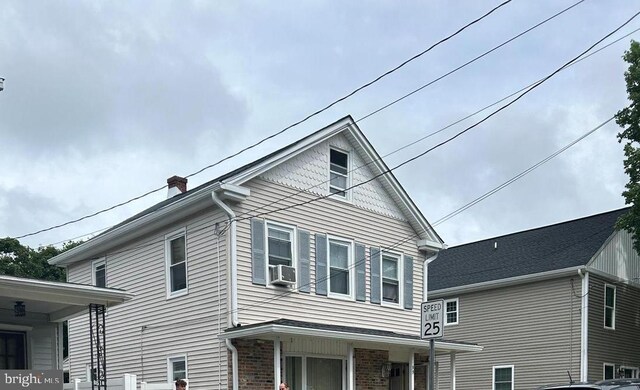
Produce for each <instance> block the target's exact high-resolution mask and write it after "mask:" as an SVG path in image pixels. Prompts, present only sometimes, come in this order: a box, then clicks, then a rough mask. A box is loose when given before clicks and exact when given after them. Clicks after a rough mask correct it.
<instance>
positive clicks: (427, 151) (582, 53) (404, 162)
mask: <svg viewBox="0 0 640 390" xmlns="http://www.w3.org/2000/svg"><path fill="white" fill-rule="evenodd" d="M639 14H640V12H636V13H635V14H634V15H633V16H632V17H631V18H630V19H628V20H627V21H626V22H624V23H623V24H622V25H620V26H619V27H617V28H616V29H614V30H613V31H611V32H610V33H608V34H607V35H605V36H604V37H603V38H601V39H599V40H598V41H596V42H595V43H594V44H592V45H591V46H589V48H587V49H586V50H584V51H582V52H581V53H580V54H579V55H577V56H576V57H574V58H573V59H571V60H569V61H568V62H567V63H565V64H564V65H562V66H561V67H560V68H558V69H556V70H555V71H553V72H552V73H550V74H549V75H548V76H546V77H544V78H543V79H541V80H540V81H538V82H536V83H535V84H534V85H533V86H531V87H529V88H527V89H526V90H525V91H524V92H522V93H521V94H520V95H518V96H517V97H516V98H515V99H513V100H511V101H510V102H509V103H507V104H504V105H502V106H501V107H500V108H498V109H497V110H494V111H493V112H492V113H490V114H489V115H487V116H485V117H484V118H483V119H481V120H480V121H478V122H476V123H474V124H473V125H471V126H468V127H467V128H465V129H464V130H462V131H460V132H458V133H456V134H455V135H453V136H452V137H449V138H447V139H446V140H444V141H442V142H440V143H438V144H436V145H435V146H432V147H431V148H429V149H427V150H425V151H424V152H422V153H419V154H417V155H415V156H413V157H411V158H409V159H408V160H405V161H403V162H401V163H400V164H398V165H396V166H395V167H393V168H390V169H386V170H383V171H382V172H380V173H378V174H376V175H373V177H371V178H370V179H367V180H364V181H362V182H360V183H357V184H354V185H352V186H350V187H348V188H345V189H344V191H348V190H350V189H353V188H356V187H360V186H362V185H364V184H366V183H369V182H371V181H373V180H375V179H377V178H378V177H381V176H383V175H386V174H387V173H391V172H393V171H395V170H396V169H398V168H400V167H403V166H405V165H407V164H409V163H411V162H413V161H415V160H417V159H419V158H420V157H423V156H425V155H426V154H428V153H430V152H431V151H433V150H435V149H437V148H440V147H441V146H443V145H446V144H447V143H449V142H451V141H453V140H455V139H456V138H458V137H460V136H461V135H463V134H465V133H467V132H468V131H469V130H472V129H474V128H476V127H478V126H479V125H480V124H482V123H484V122H486V121H487V120H489V119H490V118H491V117H493V116H495V115H497V114H498V113H500V112H501V111H503V110H504V109H506V108H507V107H509V106H511V105H513V104H514V103H516V102H517V101H518V100H520V99H522V98H523V97H524V96H525V95H527V94H529V93H530V92H531V91H533V90H534V89H536V88H537V87H539V86H540V85H542V84H543V83H545V82H546V81H547V80H549V79H550V78H552V77H553V76H555V75H556V74H557V73H558V72H560V71H562V70H563V69H564V68H566V67H568V66H569V65H571V64H572V63H574V62H576V61H577V60H578V59H579V58H580V57H582V56H584V55H585V54H586V53H588V52H589V51H590V50H591V49H593V48H594V47H595V46H597V45H598V44H599V43H600V42H602V41H604V40H605V39H607V38H608V37H610V36H611V35H613V34H615V33H616V32H617V31H618V30H620V29H621V28H622V27H624V26H626V25H627V24H629V23H630V22H631V21H632V20H633V19H635V18H636V17H637V16H638V15H639ZM334 195H335V194H332V193H329V194H326V195H322V196H318V197H315V198H313V199H310V200H306V201H303V202H299V203H294V204H292V205H288V206H286V207H281V208H276V209H274V210H272V211H270V212H268V213H259V214H256V215H254V216H253V217H259V216H262V215H265V214H270V213H273V212H277V211H283V210H286V209H290V208H294V207H298V206H302V205H306V204H310V203H314V202H317V201H319V200H322V199H326V198H329V197H331V196H334ZM247 218H251V217H242V218H236V221H239V220H242V219H247Z"/></svg>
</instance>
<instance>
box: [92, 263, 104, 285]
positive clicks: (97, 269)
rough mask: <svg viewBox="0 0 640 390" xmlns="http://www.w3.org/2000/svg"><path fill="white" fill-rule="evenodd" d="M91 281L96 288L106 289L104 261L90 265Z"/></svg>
mask: <svg viewBox="0 0 640 390" xmlns="http://www.w3.org/2000/svg"><path fill="white" fill-rule="evenodd" d="M91 279H92V280H91V281H92V284H93V285H94V286H96V287H107V268H106V264H105V261H104V259H100V260H94V261H93V262H92V263H91Z"/></svg>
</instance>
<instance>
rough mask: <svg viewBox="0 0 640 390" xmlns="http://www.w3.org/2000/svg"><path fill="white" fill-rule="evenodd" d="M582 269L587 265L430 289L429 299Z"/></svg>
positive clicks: (540, 278)
mask: <svg viewBox="0 0 640 390" xmlns="http://www.w3.org/2000/svg"><path fill="white" fill-rule="evenodd" d="M580 269H585V267H584V266H578V267H569V268H563V269H557V270H553V271H547V272H539V273H536V274H529V275H522V276H514V277H512V278H505V279H500V280H490V281H488V282H482V283H474V284H467V285H464V286H456V287H450V288H443V289H440V290H433V291H429V299H431V298H445V297H449V296H453V295H459V294H467V293H471V292H476V291H481V290H489V289H494V288H501V287H508V286H513V285H517V284H523V283H532V282H539V281H542V280H549V279H556V278H561V277H564V276H570V275H573V274H577V273H578V270H580Z"/></svg>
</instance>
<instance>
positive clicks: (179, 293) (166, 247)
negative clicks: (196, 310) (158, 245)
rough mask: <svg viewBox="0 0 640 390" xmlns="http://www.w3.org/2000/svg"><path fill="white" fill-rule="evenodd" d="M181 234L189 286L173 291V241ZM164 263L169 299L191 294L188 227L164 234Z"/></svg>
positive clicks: (185, 271) (186, 278) (186, 277)
mask: <svg viewBox="0 0 640 390" xmlns="http://www.w3.org/2000/svg"><path fill="white" fill-rule="evenodd" d="M181 236H184V273H185V280H186V282H187V287H185V288H184V289H182V290H178V291H171V258H170V255H171V241H172V240H174V239H176V238H179V237H181ZM164 263H165V285H166V290H167V299H172V298H177V297H181V296H183V295H187V294H189V250H188V249H187V229H186V228H180V229H178V230H175V231H173V232H171V233H169V234H166V235H165V236H164Z"/></svg>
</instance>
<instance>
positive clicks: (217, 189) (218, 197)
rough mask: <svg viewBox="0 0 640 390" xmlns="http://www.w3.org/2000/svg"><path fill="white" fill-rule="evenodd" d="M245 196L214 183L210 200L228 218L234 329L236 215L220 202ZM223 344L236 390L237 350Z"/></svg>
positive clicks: (243, 191)
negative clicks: (229, 361)
mask: <svg viewBox="0 0 640 390" xmlns="http://www.w3.org/2000/svg"><path fill="white" fill-rule="evenodd" d="M247 196H249V190H248V189H246V188H242V187H239V186H235V185H232V184H222V183H215V185H214V187H213V190H212V191H211V199H212V200H213V203H215V204H216V205H217V206H218V207H220V209H222V210H223V211H224V212H225V213H226V214H227V216H228V217H229V224H230V227H229V279H230V285H229V289H230V291H229V296H230V297H231V312H230V313H229V326H231V327H234V328H235V327H237V326H238V248H237V245H238V243H237V229H236V214H235V213H234V212H233V210H232V209H231V207H229V206H228V205H227V204H226V203H225V202H224V201H223V200H222V197H224V198H226V199H232V200H237V201H242V200H244V199H245V198H246V197H247ZM225 344H226V345H227V349H229V350H230V351H231V360H232V379H233V390H238V386H239V378H238V350H237V349H236V347H235V346H234V345H233V343H232V342H231V339H226V340H225Z"/></svg>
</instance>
